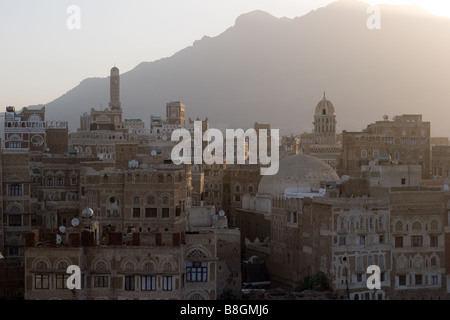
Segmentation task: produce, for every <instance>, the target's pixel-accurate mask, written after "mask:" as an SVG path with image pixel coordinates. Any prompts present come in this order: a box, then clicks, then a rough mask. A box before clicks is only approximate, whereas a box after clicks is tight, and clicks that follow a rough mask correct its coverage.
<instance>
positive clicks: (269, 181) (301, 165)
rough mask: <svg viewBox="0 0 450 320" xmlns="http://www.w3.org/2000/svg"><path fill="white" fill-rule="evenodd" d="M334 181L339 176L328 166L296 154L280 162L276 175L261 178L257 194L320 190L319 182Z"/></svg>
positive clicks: (282, 193) (279, 194)
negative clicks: (300, 189)
mask: <svg viewBox="0 0 450 320" xmlns="http://www.w3.org/2000/svg"><path fill="white" fill-rule="evenodd" d="M336 181H339V176H338V175H337V173H336V172H335V171H334V170H333V168H332V167H330V166H329V165H328V164H326V163H325V162H323V161H322V160H320V159H318V158H315V157H312V156H309V155H306V154H296V155H293V156H288V157H285V158H283V159H281V160H280V165H279V170H278V172H277V174H275V175H266V176H263V177H262V179H261V181H260V183H259V187H258V193H259V194H266V195H272V196H282V195H284V192H285V190H286V189H288V188H320V187H321V182H336Z"/></svg>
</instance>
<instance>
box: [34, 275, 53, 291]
mask: <svg viewBox="0 0 450 320" xmlns="http://www.w3.org/2000/svg"><path fill="white" fill-rule="evenodd" d="M48 278H49V277H48V274H37V275H35V278H34V288H35V289H48V288H49V285H48V284H49V281H48Z"/></svg>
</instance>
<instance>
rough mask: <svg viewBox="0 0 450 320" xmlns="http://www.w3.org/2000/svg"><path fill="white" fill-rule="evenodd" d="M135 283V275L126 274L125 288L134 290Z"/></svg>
mask: <svg viewBox="0 0 450 320" xmlns="http://www.w3.org/2000/svg"><path fill="white" fill-rule="evenodd" d="M135 283H136V282H135V280H134V276H125V290H127V291H134V289H135V288H134V286H135Z"/></svg>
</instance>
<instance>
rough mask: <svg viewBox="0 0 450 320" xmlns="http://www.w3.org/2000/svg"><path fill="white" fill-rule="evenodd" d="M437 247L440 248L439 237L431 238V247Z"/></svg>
mask: <svg viewBox="0 0 450 320" xmlns="http://www.w3.org/2000/svg"><path fill="white" fill-rule="evenodd" d="M437 246H438V237H437V236H430V247H437Z"/></svg>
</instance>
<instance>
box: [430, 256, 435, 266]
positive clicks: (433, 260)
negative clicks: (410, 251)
mask: <svg viewBox="0 0 450 320" xmlns="http://www.w3.org/2000/svg"><path fill="white" fill-rule="evenodd" d="M430 264H431V266H433V267H434V266H436V265H437V259H436V257H433V258H431V261H430Z"/></svg>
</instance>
